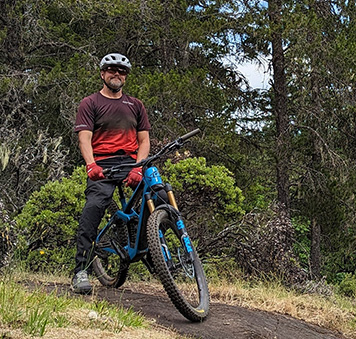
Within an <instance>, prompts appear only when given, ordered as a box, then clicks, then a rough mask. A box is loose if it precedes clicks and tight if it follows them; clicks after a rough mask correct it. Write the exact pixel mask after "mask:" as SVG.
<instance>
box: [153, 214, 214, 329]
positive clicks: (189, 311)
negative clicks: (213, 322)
mask: <svg viewBox="0 0 356 339" xmlns="http://www.w3.org/2000/svg"><path fill="white" fill-rule="evenodd" d="M160 231H161V232H163V234H164V237H165V238H166V239H165V240H167V243H166V245H162V241H161V238H160V236H159V232H160ZM147 241H148V246H149V250H150V253H151V257H152V261H153V263H154V267H155V272H156V274H157V276H158V278H159V279H160V281H161V282H162V285H163V287H164V289H165V291H166V292H167V294H168V296H169V298H170V299H171V301H172V303H173V304H174V306H175V307H176V308H177V309H178V311H179V312H180V313H181V314H182V315H183V316H185V317H186V318H187V319H189V320H191V321H193V322H201V321H203V320H205V319H206V317H207V316H208V313H209V303H210V297H209V290H208V284H207V281H206V277H205V273H204V270H203V267H202V264H201V261H200V259H199V257H198V254H197V252H196V250H195V248H194V247H193V245H192V250H193V252H192V253H193V258H194V261H193V263H190V262H189V263H188V264H187V262H186V261H185V259H184V256H186V255H187V253H183V252H184V250H183V248H184V246H183V245H182V244H181V239H180V237H179V236H178V233H177V229H176V226H175V220H174V218H173V216H172V214H171V213H169V212H167V211H166V210H164V209H158V210H155V211H154V212H153V213H152V214H151V215H150V217H149V219H148V221H147ZM162 246H167V247H168V248H169V252H170V253H171V255H172V260H173V261H174V265H173V267H172V265H171V267H170V268H169V267H168V264H167V263H166V260H165V255H164V253H163V251H162ZM183 267H185V269H183ZM186 273H188V274H186ZM184 275H185V277H184V278H178V277H182V276H184ZM181 279H184V280H188V282H187V283H186V284H185V285H184V286H185V287H182V286H183V285H181ZM187 289H188V291H187ZM189 289H191V290H192V291H193V292H192V293H191V295H192V296H193V295H194V298H192V297H191V295H190V292H189Z"/></svg>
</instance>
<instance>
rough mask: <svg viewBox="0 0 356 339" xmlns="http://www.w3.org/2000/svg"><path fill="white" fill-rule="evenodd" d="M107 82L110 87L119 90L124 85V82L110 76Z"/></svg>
mask: <svg viewBox="0 0 356 339" xmlns="http://www.w3.org/2000/svg"><path fill="white" fill-rule="evenodd" d="M107 83H108V85H109V86H110V87H111V88H112V89H115V90H120V89H121V88H122V87H123V86H124V83H123V82H122V81H121V80H120V79H118V78H112V79H110V80H109V81H108V82H107Z"/></svg>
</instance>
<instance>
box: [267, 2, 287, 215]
mask: <svg viewBox="0 0 356 339" xmlns="http://www.w3.org/2000/svg"><path fill="white" fill-rule="evenodd" d="M281 11H282V1H281V0H270V1H269V2H268V13H269V17H270V21H271V30H272V37H271V42H272V65H273V83H274V86H273V89H274V101H273V110H274V114H275V120H276V158H277V161H276V165H277V192H278V201H279V202H280V203H282V204H283V205H285V207H286V209H287V211H288V214H289V208H290V204H289V153H290V138H289V119H288V112H287V84H286V75H285V60H284V50H283V41H282V24H281V19H282V15H281Z"/></svg>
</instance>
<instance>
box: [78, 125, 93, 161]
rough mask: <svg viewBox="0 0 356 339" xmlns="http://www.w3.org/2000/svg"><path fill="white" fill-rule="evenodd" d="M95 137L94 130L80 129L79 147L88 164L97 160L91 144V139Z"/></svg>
mask: <svg viewBox="0 0 356 339" xmlns="http://www.w3.org/2000/svg"><path fill="white" fill-rule="evenodd" d="M92 137H93V132H92V131H87V130H83V131H79V133H78V139H79V148H80V152H81V153H82V156H83V158H84V161H85V163H86V164H87V165H89V164H92V163H93V162H95V160H94V155H93V147H92V145H91V139H92Z"/></svg>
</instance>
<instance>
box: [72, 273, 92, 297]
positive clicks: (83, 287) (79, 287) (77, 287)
mask: <svg viewBox="0 0 356 339" xmlns="http://www.w3.org/2000/svg"><path fill="white" fill-rule="evenodd" d="M72 289H73V291H74V293H79V294H89V293H91V290H92V287H91V284H90V281H89V278H88V273H87V271H79V272H78V273H77V274H76V275H75V276H74V277H73V280H72Z"/></svg>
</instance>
